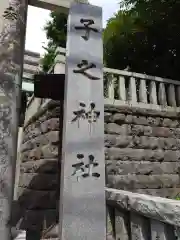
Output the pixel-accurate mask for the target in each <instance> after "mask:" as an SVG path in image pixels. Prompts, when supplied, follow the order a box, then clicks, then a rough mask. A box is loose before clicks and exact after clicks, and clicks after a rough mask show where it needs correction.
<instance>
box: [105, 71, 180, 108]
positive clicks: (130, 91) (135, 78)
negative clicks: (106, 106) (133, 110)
mask: <svg viewBox="0 0 180 240" xmlns="http://www.w3.org/2000/svg"><path fill="white" fill-rule="evenodd" d="M104 80H105V98H107V99H109V100H120V101H121V103H122V104H123V103H128V104H132V105H135V106H137V105H139V106H140V107H141V106H143V107H148V106H147V105H149V107H152V108H153V107H155V108H156V107H158V106H160V107H163V108H164V107H168V108H169V107H170V108H176V107H179V106H180V81H175V80H171V79H165V78H160V77H153V76H148V75H145V74H140V73H133V72H128V71H121V70H117V69H110V68H104ZM119 103H120V102H119Z"/></svg>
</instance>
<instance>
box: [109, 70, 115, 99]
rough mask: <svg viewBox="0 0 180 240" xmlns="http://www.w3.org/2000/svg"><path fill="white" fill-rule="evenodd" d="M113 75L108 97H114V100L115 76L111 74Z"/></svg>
mask: <svg viewBox="0 0 180 240" xmlns="http://www.w3.org/2000/svg"><path fill="white" fill-rule="evenodd" d="M110 76H111V79H110V81H109V84H108V98H109V99H113V100H114V87H115V86H114V83H115V78H114V75H113V74H112V75H110Z"/></svg>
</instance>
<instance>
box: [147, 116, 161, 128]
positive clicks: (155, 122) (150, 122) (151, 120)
mask: <svg viewBox="0 0 180 240" xmlns="http://www.w3.org/2000/svg"><path fill="white" fill-rule="evenodd" d="M147 122H148V125H150V126H159V124H160V118H155V117H147Z"/></svg>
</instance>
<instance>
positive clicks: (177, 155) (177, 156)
mask: <svg viewBox="0 0 180 240" xmlns="http://www.w3.org/2000/svg"><path fill="white" fill-rule="evenodd" d="M164 161H166V162H180V152H179V151H172V150H167V151H165V152H164Z"/></svg>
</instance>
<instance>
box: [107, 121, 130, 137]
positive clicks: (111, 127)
mask: <svg viewBox="0 0 180 240" xmlns="http://www.w3.org/2000/svg"><path fill="white" fill-rule="evenodd" d="M129 131H130V126H128V125H121V126H120V125H118V124H116V123H108V124H105V133H108V134H120V135H128V133H129Z"/></svg>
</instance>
